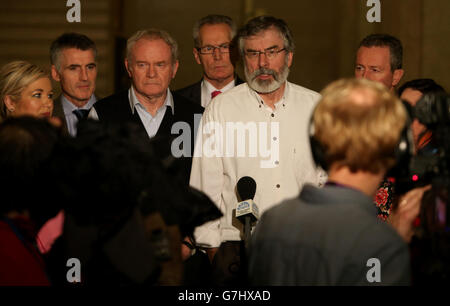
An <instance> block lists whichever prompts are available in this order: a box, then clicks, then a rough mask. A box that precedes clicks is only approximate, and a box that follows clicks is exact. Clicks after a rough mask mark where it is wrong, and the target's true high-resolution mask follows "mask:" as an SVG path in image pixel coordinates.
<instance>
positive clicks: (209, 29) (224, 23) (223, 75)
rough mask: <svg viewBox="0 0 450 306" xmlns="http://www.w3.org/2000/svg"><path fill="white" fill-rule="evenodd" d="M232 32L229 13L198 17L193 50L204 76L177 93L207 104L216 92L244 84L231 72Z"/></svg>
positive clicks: (232, 60) (234, 26)
mask: <svg viewBox="0 0 450 306" xmlns="http://www.w3.org/2000/svg"><path fill="white" fill-rule="evenodd" d="M235 35H236V25H235V24H234V22H233V20H232V19H231V18H230V17H228V16H223V15H208V16H206V17H203V18H202V19H200V20H198V21H197V22H196V23H195V25H194V29H193V37H194V49H193V53H194V58H195V61H196V62H197V64H199V65H202V69H203V78H202V80H200V81H199V82H197V83H194V84H192V85H189V86H187V87H185V88H182V89H179V90H177V91H176V92H177V93H179V94H180V95H182V96H184V97H186V98H188V99H189V100H191V101H193V102H195V103H197V104H199V105H201V106H202V107H206V106H207V105H208V104H209V102H210V101H211V100H212V99H213V98H214V97H215V96H216V95H218V94H220V93H222V92H225V91H227V90H228V89H231V88H233V87H234V86H237V85H239V84H241V83H243V81H242V80H241V79H240V78H239V77H238V76H237V75H235V73H234V56H233V54H234V53H233V52H232V51H233V50H234V49H233V48H232V46H233V43H232V40H233V38H234V36H235Z"/></svg>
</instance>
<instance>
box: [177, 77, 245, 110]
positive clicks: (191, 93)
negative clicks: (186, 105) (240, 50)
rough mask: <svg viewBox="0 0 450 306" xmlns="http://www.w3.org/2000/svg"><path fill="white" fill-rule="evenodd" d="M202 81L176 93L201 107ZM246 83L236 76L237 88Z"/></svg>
mask: <svg viewBox="0 0 450 306" xmlns="http://www.w3.org/2000/svg"><path fill="white" fill-rule="evenodd" d="M202 81H203V79H201V80H200V81H199V82H197V83H194V84H192V85H189V86H187V87H184V88H181V89H178V90H176V91H175V93H177V94H179V95H181V96H183V97H185V98H187V99H189V100H191V101H192V102H194V103H196V104H198V105H201V104H202ZM242 83H244V81H243V80H241V79H240V78H239V77H238V76H236V84H235V85H236V86H237V85H239V84H242Z"/></svg>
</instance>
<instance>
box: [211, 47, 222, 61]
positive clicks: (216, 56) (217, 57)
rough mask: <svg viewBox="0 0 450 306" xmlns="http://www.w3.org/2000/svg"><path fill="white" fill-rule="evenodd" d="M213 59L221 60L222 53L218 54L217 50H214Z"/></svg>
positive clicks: (218, 50)
mask: <svg viewBox="0 0 450 306" xmlns="http://www.w3.org/2000/svg"><path fill="white" fill-rule="evenodd" d="M213 57H214V59H215V60H221V59H222V53H221V52H220V49H219V48H214V51H213Z"/></svg>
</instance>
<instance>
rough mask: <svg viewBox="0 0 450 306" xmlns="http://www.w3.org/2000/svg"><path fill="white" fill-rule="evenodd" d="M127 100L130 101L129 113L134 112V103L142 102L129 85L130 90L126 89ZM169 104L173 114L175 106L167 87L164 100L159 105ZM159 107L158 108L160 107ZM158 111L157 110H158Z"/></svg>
mask: <svg viewBox="0 0 450 306" xmlns="http://www.w3.org/2000/svg"><path fill="white" fill-rule="evenodd" d="M128 100H129V101H130V108H131V113H132V114H134V110H135V108H136V105H138V104H139V105H141V106H142V107H143V105H142V103H141V102H140V101H139V100H138V98H137V96H136V92H135V91H134V87H133V86H131V87H130V90H129V91H128ZM164 106H166V107H167V106H169V107H170V108H171V109H172V115H174V114H175V106H174V103H173V97H172V93H171V92H170V89H169V88H167V95H166V100H165V101H164V104H163V105H162V106H161V108H162V107H164ZM161 108H160V109H161ZM158 111H159V110H158Z"/></svg>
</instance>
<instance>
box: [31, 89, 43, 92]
mask: <svg viewBox="0 0 450 306" xmlns="http://www.w3.org/2000/svg"><path fill="white" fill-rule="evenodd" d="M35 91H39V92H43V91H44V90H43V89H42V88H36V89H35V90H33V91H32V92H35Z"/></svg>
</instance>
